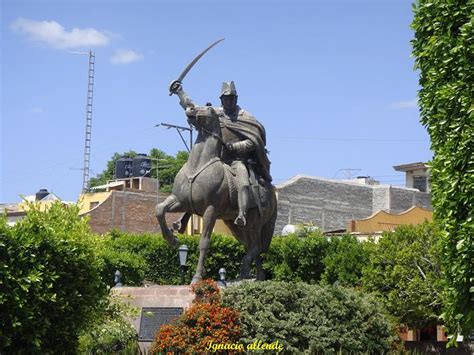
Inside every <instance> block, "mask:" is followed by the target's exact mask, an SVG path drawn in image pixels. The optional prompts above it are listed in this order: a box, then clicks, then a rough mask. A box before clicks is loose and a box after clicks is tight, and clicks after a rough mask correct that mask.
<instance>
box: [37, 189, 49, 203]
mask: <svg viewBox="0 0 474 355" xmlns="http://www.w3.org/2000/svg"><path fill="white" fill-rule="evenodd" d="M48 195H49V192H48V189H40V190H39V191H38V192H37V193H36V194H35V200H36V201H41V200H42V199H43V198H45V197H46V196H48Z"/></svg>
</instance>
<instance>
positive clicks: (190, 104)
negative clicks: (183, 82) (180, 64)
mask: <svg viewBox="0 0 474 355" xmlns="http://www.w3.org/2000/svg"><path fill="white" fill-rule="evenodd" d="M176 95H178V97H179V104H180V105H181V107H182V108H183V109H185V110H186V109H187V108H194V107H195V106H196V104H195V103H194V101H193V100H192V99H191V98H190V97H189V96H188V94H186V93H185V92H184V90H183V88H182V87H180V88H179V89H178V90H177V91H176Z"/></svg>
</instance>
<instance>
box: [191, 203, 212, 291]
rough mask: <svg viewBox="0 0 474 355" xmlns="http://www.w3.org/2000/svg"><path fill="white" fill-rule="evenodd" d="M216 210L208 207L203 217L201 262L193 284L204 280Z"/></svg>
mask: <svg viewBox="0 0 474 355" xmlns="http://www.w3.org/2000/svg"><path fill="white" fill-rule="evenodd" d="M216 218H217V216H216V209H215V208H214V206H209V207H207V209H206V211H205V212H204V214H203V216H202V220H203V228H202V234H201V240H200V242H199V261H198V265H197V268H196V274H194V277H193V280H192V282H191V284H194V283H196V282H199V281H201V280H202V276H203V274H204V261H205V260H206V254H207V250H208V249H209V245H210V244H211V233H212V231H213V229H214V225H215V224H216Z"/></svg>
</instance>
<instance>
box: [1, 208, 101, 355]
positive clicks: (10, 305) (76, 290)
mask: <svg viewBox="0 0 474 355" xmlns="http://www.w3.org/2000/svg"><path fill="white" fill-rule="evenodd" d="M32 207H33V208H32V210H30V211H29V212H28V214H27V216H26V218H24V219H22V220H21V221H19V222H18V223H17V224H15V226H13V227H9V226H7V224H6V219H5V218H0V353H2V354H40V353H41V354H53V353H54V354H64V353H70V354H73V353H75V352H76V349H77V343H78V336H79V333H80V331H82V330H83V329H85V328H86V327H87V326H88V324H89V321H90V320H91V319H92V318H93V317H94V315H95V314H96V312H97V311H98V310H99V309H101V307H102V306H103V304H104V302H105V299H106V297H107V287H106V285H105V284H104V283H103V282H102V280H101V278H100V274H99V265H98V262H97V259H96V257H95V253H94V240H93V239H92V238H91V236H90V235H89V229H88V222H87V221H86V220H81V219H80V218H79V217H78V211H79V210H78V208H77V207H76V206H70V207H66V206H64V205H62V204H60V203H56V204H54V205H53V206H52V207H51V208H50V209H49V210H48V211H46V212H40V211H39V209H37V208H35V207H34V206H32Z"/></svg>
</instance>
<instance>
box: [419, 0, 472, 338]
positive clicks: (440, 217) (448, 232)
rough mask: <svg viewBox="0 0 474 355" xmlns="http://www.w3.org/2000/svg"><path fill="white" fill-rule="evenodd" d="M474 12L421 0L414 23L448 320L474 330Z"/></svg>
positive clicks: (468, 4)
mask: <svg viewBox="0 0 474 355" xmlns="http://www.w3.org/2000/svg"><path fill="white" fill-rule="evenodd" d="M473 12H474V2H473V1H472V0H456V1H441V0H419V1H418V2H417V4H416V5H415V6H414V14H415V17H414V20H413V23H412V28H413V29H414V31H415V39H414V40H413V41H412V44H413V55H414V57H415V63H416V64H415V66H416V68H417V69H419V71H420V81H419V83H420V86H421V89H420V91H419V105H420V112H421V122H422V123H423V124H424V125H425V126H426V127H427V129H428V133H429V135H430V137H431V149H432V150H433V152H434V158H433V161H432V162H431V186H432V200H433V207H434V217H435V220H436V221H437V222H438V223H439V224H440V225H441V226H443V238H442V243H443V264H444V268H443V270H444V278H445V280H446V287H445V299H444V317H443V318H444V319H445V322H446V324H447V325H448V328H449V331H450V332H452V333H457V332H462V333H463V334H469V333H470V332H471V331H472V330H474V220H473V211H474V209H473V206H474V158H473V150H474V106H473V103H472V98H473V95H472V84H473V82H474V31H473V27H474V21H473ZM455 338H456V337H455V336H454V337H453V339H455Z"/></svg>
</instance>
